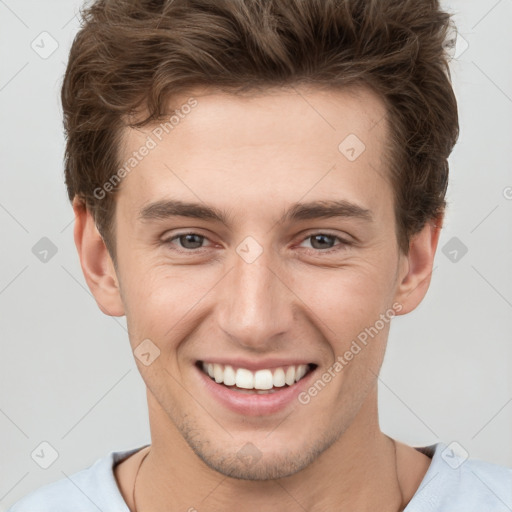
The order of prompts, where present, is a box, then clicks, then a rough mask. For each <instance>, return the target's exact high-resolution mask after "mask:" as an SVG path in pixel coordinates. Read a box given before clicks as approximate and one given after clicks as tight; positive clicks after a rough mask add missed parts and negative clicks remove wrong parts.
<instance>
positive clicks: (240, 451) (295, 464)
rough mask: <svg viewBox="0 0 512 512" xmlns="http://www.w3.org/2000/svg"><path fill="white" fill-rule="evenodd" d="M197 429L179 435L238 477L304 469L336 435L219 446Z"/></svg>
mask: <svg viewBox="0 0 512 512" xmlns="http://www.w3.org/2000/svg"><path fill="white" fill-rule="evenodd" d="M197 432H198V430H197V429H194V430H193V431H192V430H188V429H186V430H185V431H182V435H183V437H184V438H185V440H186V442H187V443H188V445H189V446H190V448H191V449H192V450H193V451H194V453H195V454H196V455H197V456H198V457H199V458H200V459H201V460H202V461H203V462H204V463H205V464H206V465H207V466H208V467H209V468H211V469H213V470H214V471H217V472H218V473H220V474H222V475H224V476H227V477H230V478H235V479H239V480H255V481H256V480H258V481H262V480H275V479H278V478H285V477H288V476H291V475H294V474H295V473H298V472H299V471H302V470H304V469H305V468H307V467H308V466H309V465H310V464H312V463H313V462H314V461H315V460H316V459H317V458H318V457H319V456H320V455H321V454H322V453H323V452H324V451H325V450H327V449H328V448H329V447H330V446H331V445H332V444H333V443H334V442H335V441H336V439H337V436H336V435H331V436H325V437H321V438H317V439H316V440H314V442H311V441H309V442H308V441H306V440H305V441H304V442H302V443H301V442H300V441H299V440H298V439H295V440H294V444H295V446H294V447H292V446H289V445H284V444H282V445H276V443H275V442H274V443H272V444H270V443H267V446H264V445H265V443H261V444H260V445H259V446H257V445H255V444H253V443H252V442H250V441H248V442H246V443H242V446H241V448H239V446H240V443H236V447H234V446H233V445H234V444H235V442H234V439H233V438H231V439H232V440H233V442H232V443H229V442H228V443H229V444H226V446H224V447H223V446H221V443H219V441H218V440H217V441H215V440H208V439H205V438H204V437H203V436H199V435H197ZM203 432H204V430H203Z"/></svg>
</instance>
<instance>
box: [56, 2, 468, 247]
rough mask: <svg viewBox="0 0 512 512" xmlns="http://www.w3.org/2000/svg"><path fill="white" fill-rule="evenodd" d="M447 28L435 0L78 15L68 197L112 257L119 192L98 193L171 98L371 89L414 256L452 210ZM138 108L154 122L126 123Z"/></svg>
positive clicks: (181, 7) (400, 227)
mask: <svg viewBox="0 0 512 512" xmlns="http://www.w3.org/2000/svg"><path fill="white" fill-rule="evenodd" d="M451 27H452V22H451V16H450V15H449V14H448V13H446V12H443V11H442V10H441V9H440V5H439V1H438V0H97V1H96V2H94V3H93V4H92V5H90V6H88V7H86V8H84V9H83V10H82V28H81V29H80V31H79V32H78V34H77V36H76V37H75V40H74V42H73V45H72V48H71V52H70V56H69V62H68V66H67V70H66V74H65V76H64V82H63V86H62V105H63V112H64V126H65V131H66V136H67V145H66V154H65V176H66V185H67V188H68V194H69V198H70V199H73V198H74V197H75V196H77V197H78V198H79V199H81V200H82V201H83V202H84V203H85V205H86V206H87V208H88V209H89V210H90V211H91V212H92V214H93V216H94V219H95V222H96V225H97V226H98V230H99V231H100V233H101V235H102V236H103V238H104V240H105V242H106V244H107V247H108V248H109V251H110V253H111V254H112V255H113V256H114V257H115V250H114V248H115V243H113V239H114V230H113V217H114V215H113V213H114V208H115V201H114V194H113V193H110V194H107V195H106V196H105V197H103V198H102V199H98V198H97V197H96V195H95V194H94V190H96V189H97V188H98V187H102V185H103V184H104V183H105V182H106V181H108V179H109V177H111V176H113V175H114V174H115V173H116V172H117V170H118V167H119V165H120V161H119V153H118V151H119V142H120V140H121V135H122V133H123V130H124V129H125V128H126V127H127V126H132V127H140V126H144V125H147V124H150V123H151V122H154V121H157V120H159V119H161V118H162V116H163V115H164V114H165V113H167V112H168V110H169V108H170V107H169V102H170V100H171V98H172V96H175V95H177V94H182V93H185V92H187V91H190V90H191V89H192V88H194V87H197V86H201V87H202V86H207V87H212V88H214V89H219V90H222V91H228V92H231V93H233V94H238V93H242V92H244V91H245V92H247V91H249V92H250V91H256V90H264V89H265V88H269V87H287V86H292V87H293V86H296V85H300V84H307V85H312V86H320V87H330V88H333V89H336V88H343V87H348V86H353V85H355V86H357V85H365V86H369V87H370V88H371V89H372V90H373V91H374V92H375V93H377V95H378V97H379V98H380V99H381V100H382V101H383V102H384V104H385V105H386V109H387V118H388V126H389V128H390V130H389V131H390V140H389V154H390V155H391V157H390V159H389V167H390V170H389V172H390V177H391V181H392V184H393V188H394V193H395V212H396V222H397V236H398V242H399V245H400V248H401V249H402V250H403V251H404V252H407V251H408V246H409V240H410V237H411V235H412V234H414V233H416V232H418V231H419V230H420V229H421V228H422V227H423V226H424V225H425V223H426V222H428V221H429V220H431V219H434V218H435V217H437V216H438V215H439V214H440V213H442V212H443V211H444V208H445V199H444V198H445V193H446V187H447V182H448V161H447V159H448V156H449V155H450V153H451V151H452V149H453V146H454V145H455V143H456V141H457V138H458V130H459V128H458V114H457V103H456V99H455V95H454V92H453V90H452V86H451V77H450V71H449V64H448V59H449V58H448V54H447V52H446V49H445V42H446V40H447V36H448V34H449V31H450V29H451ZM141 109H143V111H144V112H146V113H147V115H145V116H144V119H142V120H138V121H137V122H136V123H135V122H133V123H130V122H128V121H127V120H128V119H132V117H133V115H134V113H135V112H140V111H141ZM114 192H115V190H114Z"/></svg>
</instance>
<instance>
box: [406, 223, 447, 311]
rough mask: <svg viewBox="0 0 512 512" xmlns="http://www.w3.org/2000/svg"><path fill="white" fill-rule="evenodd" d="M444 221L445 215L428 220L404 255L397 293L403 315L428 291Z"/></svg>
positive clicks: (418, 302)
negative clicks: (402, 270) (404, 260)
mask: <svg viewBox="0 0 512 512" xmlns="http://www.w3.org/2000/svg"><path fill="white" fill-rule="evenodd" d="M442 223H443V215H440V216H439V217H437V218H436V219H432V220H431V221H430V222H427V223H426V224H425V226H424V227H423V229H422V230H421V231H419V232H418V233H416V234H415V235H414V236H413V237H412V238H411V241H410V244H409V254H408V255H403V258H405V259H406V260H407V261H406V262H405V263H406V264H405V265H404V268H405V270H404V272H403V275H402V276H401V281H400V283H399V286H398V291H397V295H396V301H397V302H399V303H400V304H401V305H402V309H401V310H400V314H401V315H404V314H406V313H409V312H410V311H412V310H414V309H415V308H416V307H417V306H418V305H419V304H420V302H421V301H422V300H423V298H424V297H425V295H426V293H427V290H428V288H429V286H430V279H431V276H432V268H433V264H434V257H435V254H436V249H437V244H438V242H439V235H440V233H441V229H442Z"/></svg>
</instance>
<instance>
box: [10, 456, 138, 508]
mask: <svg viewBox="0 0 512 512" xmlns="http://www.w3.org/2000/svg"><path fill="white" fill-rule="evenodd" d="M140 449H141V448H135V449H131V450H126V451H121V452H110V453H109V454H108V455H106V456H105V457H102V458H100V459H98V460H96V462H95V463H94V464H92V465H91V466H90V467H88V468H87V469H83V470H81V471H78V472H77V473H74V474H72V475H71V476H67V477H65V478H62V479H60V480H57V481H56V482H52V483H50V484H47V485H44V486H42V487H40V488H39V489H36V490H35V491H33V492H31V493H30V494H28V495H26V496H25V497H24V498H22V499H21V500H20V501H18V502H16V503H15V504H14V505H13V506H12V507H11V508H10V509H9V510H8V511H7V512H97V511H98V510H108V511H109V512H129V509H128V507H127V506H126V503H125V502H124V500H123V498H122V495H121V493H120V491H119V487H118V486H117V482H116V479H115V476H114V465H115V464H117V463H119V462H120V461H122V460H124V459H126V458H127V457H129V456H130V455H132V454H133V453H135V452H136V451H138V450H140Z"/></svg>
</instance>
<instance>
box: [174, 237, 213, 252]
mask: <svg viewBox="0 0 512 512" xmlns="http://www.w3.org/2000/svg"><path fill="white" fill-rule="evenodd" d="M205 240H208V239H207V238H206V237H205V236H203V235H199V234H198V233H180V234H178V235H175V236H173V237H171V238H168V239H167V240H165V241H164V242H165V243H166V244H169V245H177V244H176V243H175V242H178V243H179V247H180V248H181V249H185V251H193V250H195V249H201V248H202V247H203V245H202V244H203V242H204V241H205ZM178 250H180V249H178ZM185 251H183V252H185Z"/></svg>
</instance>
